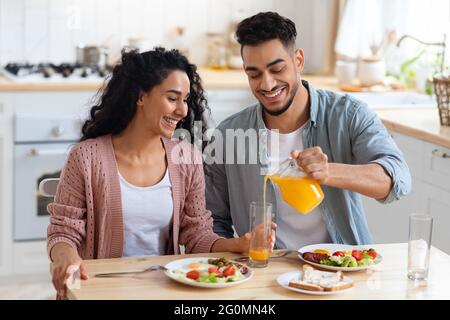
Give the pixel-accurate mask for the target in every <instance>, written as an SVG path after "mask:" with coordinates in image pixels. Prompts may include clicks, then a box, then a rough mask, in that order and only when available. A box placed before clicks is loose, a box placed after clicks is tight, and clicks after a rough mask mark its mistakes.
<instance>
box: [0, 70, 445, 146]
mask: <svg viewBox="0 0 450 320" xmlns="http://www.w3.org/2000/svg"><path fill="white" fill-rule="evenodd" d="M199 73H200V76H201V77H202V79H203V83H204V87H205V88H206V89H249V86H248V81H247V76H246V74H245V73H244V71H243V70H224V71H219V70H211V69H208V68H199ZM303 79H305V80H308V81H309V82H311V83H312V84H313V85H314V86H315V87H316V88H321V89H328V90H334V91H337V90H339V86H338V83H337V80H336V79H335V78H334V77H332V76H320V75H304V76H303ZM100 86H101V84H100V83H82V82H79V83H74V82H58V83H15V82H12V81H9V80H8V79H6V78H4V77H0V92H2V91H4V92H6V91H7V92H11V91H12V92H16V91H19V92H23V91H28V92H29V91H80V90H98V89H99V88H100ZM375 112H376V113H377V114H378V116H379V117H380V118H381V120H382V121H383V123H384V125H385V126H386V127H387V128H388V129H389V130H393V131H396V132H399V133H402V134H405V135H408V136H411V137H414V138H418V139H422V140H425V141H427V142H430V143H434V144H437V145H441V146H444V147H447V148H450V127H444V126H441V125H440V123H439V116H438V111H437V109H410V110H408V109H398V110H397V109H389V110H386V109H384V110H375Z"/></svg>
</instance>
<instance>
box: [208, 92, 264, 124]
mask: <svg viewBox="0 0 450 320" xmlns="http://www.w3.org/2000/svg"><path fill="white" fill-rule="evenodd" d="M206 95H207V99H208V105H209V108H210V109H211V114H212V117H213V119H214V122H215V123H216V125H218V124H219V123H220V122H221V121H222V120H224V119H226V118H227V117H229V116H231V115H232V114H234V113H237V112H239V111H241V110H243V109H245V108H246V107H248V106H250V105H252V104H253V103H255V102H256V99H255V97H254V96H253V94H252V92H251V91H250V89H209V90H207V92H206Z"/></svg>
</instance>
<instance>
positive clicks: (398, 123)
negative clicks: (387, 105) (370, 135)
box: [375, 108, 450, 148]
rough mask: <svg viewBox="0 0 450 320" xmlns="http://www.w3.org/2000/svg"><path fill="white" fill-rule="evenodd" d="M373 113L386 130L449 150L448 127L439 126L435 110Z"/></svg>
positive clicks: (449, 130)
mask: <svg viewBox="0 0 450 320" xmlns="http://www.w3.org/2000/svg"><path fill="white" fill-rule="evenodd" d="M375 112H376V113H377V115H378V116H379V117H380V119H381V121H382V122H383V124H384V126H385V127H386V128H387V129H388V130H392V131H395V132H398V133H401V134H404V135H407V136H410V137H413V138H417V139H420V140H424V141H427V142H430V143H433V144H437V145H440V146H443V147H446V148H450V126H441V124H440V121H439V111H438V109H437V108H436V109H434V108H426V109H410V110H405V109H388V110H375Z"/></svg>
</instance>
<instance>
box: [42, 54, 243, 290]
mask: <svg viewBox="0 0 450 320" xmlns="http://www.w3.org/2000/svg"><path fill="white" fill-rule="evenodd" d="M206 109H207V105H206V100H205V98H204V96H203V89H202V86H201V83H200V77H199V75H198V74H197V72H196V67H195V66H194V65H192V64H190V63H189V62H188V60H187V59H186V58H185V57H184V56H183V55H181V54H180V53H179V52H178V51H176V50H171V51H166V50H164V49H163V48H155V49H154V50H152V51H148V52H144V53H138V52H135V51H132V52H128V53H123V54H122V62H121V64H118V65H116V66H115V67H114V69H113V72H112V78H111V79H110V80H109V82H108V83H107V85H106V87H105V88H104V90H103V93H102V95H101V97H100V99H99V103H98V104H97V105H95V106H94V107H92V109H91V112H90V116H91V118H90V119H89V120H87V121H86V122H85V123H84V126H83V128H82V138H81V141H80V143H78V144H77V145H75V146H74V147H73V148H72V150H71V152H70V154H69V157H68V159H67V162H66V164H65V166H64V169H63V171H62V174H61V180H60V183H59V186H58V191H57V194H56V197H55V202H54V203H52V204H50V205H49V206H48V210H49V212H50V214H51V219H50V225H49V227H48V239H47V246H48V253H49V256H50V258H51V260H52V262H53V284H54V286H55V288H56V290H57V292H58V295H59V296H60V297H63V296H65V282H66V280H67V278H68V276H69V274H68V273H67V269H68V267H69V266H72V265H75V266H78V267H79V269H80V273H81V279H87V273H86V271H85V269H84V266H83V262H82V260H83V259H97V258H99V259H100V258H117V257H122V256H138V255H162V254H178V253H179V244H182V245H185V249H186V253H194V252H212V251H232V252H246V251H247V250H248V245H249V238H250V235H249V234H247V235H245V236H243V237H241V238H234V239H224V238H221V237H219V236H218V235H216V234H215V233H214V232H213V231H212V219H211V214H210V212H209V211H207V210H206V207H205V196H204V176H203V167H202V165H201V162H200V163H197V164H192V163H191V164H189V163H188V164H186V163H181V164H180V161H179V159H181V158H183V157H186V156H188V157H187V158H191V159H194V158H195V157H197V158H198V156H199V152H198V151H196V152H197V154H193V153H194V150H195V148H193V147H192V145H190V144H189V143H188V142H175V141H171V140H170V138H171V137H172V135H173V133H174V130H175V129H177V128H183V129H186V130H188V131H190V132H192V131H193V128H192V125H193V122H194V120H201V119H202V114H203V112H204V111H205V110H206ZM186 153H188V154H186ZM191 155H192V157H191Z"/></svg>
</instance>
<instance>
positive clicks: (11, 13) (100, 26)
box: [0, 0, 288, 64]
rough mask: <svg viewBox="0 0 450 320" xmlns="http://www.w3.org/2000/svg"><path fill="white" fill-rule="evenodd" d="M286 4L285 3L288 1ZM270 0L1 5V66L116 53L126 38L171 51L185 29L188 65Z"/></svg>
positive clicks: (53, 0)
mask: <svg viewBox="0 0 450 320" xmlns="http://www.w3.org/2000/svg"><path fill="white" fill-rule="evenodd" d="M286 2H288V1H286ZM274 3H275V1H273V0H258V1H242V0H221V1H217V0H190V1H186V0H170V1H165V0H150V1H148V0H127V1H120V0H78V1H74V0H0V63H1V64H5V63H6V62H8V61H12V60H16V61H17V60H28V61H30V62H42V61H52V62H63V61H73V60H74V59H75V50H74V47H75V46H76V45H77V44H80V43H84V44H102V43H105V42H106V43H107V44H108V45H110V46H111V47H112V49H113V50H115V51H116V52H118V51H119V48H120V47H121V46H123V45H125V44H127V39H128V38H129V37H136V38H146V41H145V46H146V47H152V46H154V45H158V44H160V45H165V46H170V45H171V44H172V43H171V41H172V39H173V33H174V30H175V28H176V27H177V26H185V27H186V40H187V42H188V43H189V47H190V50H191V57H192V59H193V60H194V61H195V62H197V63H199V62H203V61H204V60H205V55H206V45H205V41H206V36H205V33H206V32H208V31H214V32H216V31H225V30H226V28H227V27H228V21H229V20H230V18H231V15H232V14H233V13H234V12H236V11H237V10H239V9H241V10H243V12H244V13H245V14H252V13H254V12H258V11H262V10H273V9H274Z"/></svg>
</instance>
